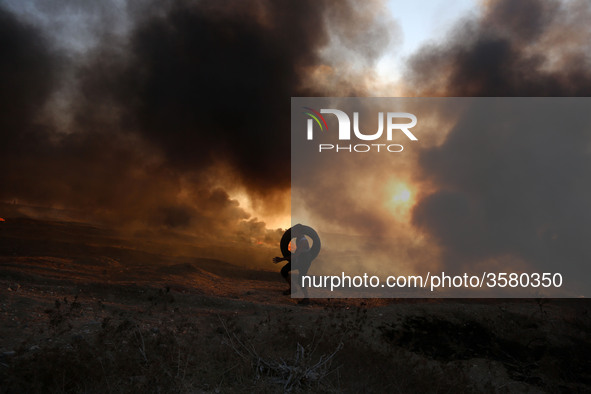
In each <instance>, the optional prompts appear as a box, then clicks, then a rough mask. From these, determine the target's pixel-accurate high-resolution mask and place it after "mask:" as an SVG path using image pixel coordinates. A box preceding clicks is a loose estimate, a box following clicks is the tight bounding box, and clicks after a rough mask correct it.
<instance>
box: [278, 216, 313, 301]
mask: <svg viewBox="0 0 591 394" xmlns="http://www.w3.org/2000/svg"><path fill="white" fill-rule="evenodd" d="M306 235H307V236H308V237H310V238H311V239H312V247H310V244H309V242H308V239H307V238H306ZM293 238H295V239H296V250H295V251H294V252H293V253H292V252H291V251H290V250H289V243H290V242H291V240H292V239H293ZM280 247H281V252H282V253H283V257H274V258H273V263H275V264H277V263H280V262H282V261H287V262H288V263H287V264H285V266H283V268H282V269H281V276H282V277H283V278H284V279H285V281H286V282H287V283H288V285H289V288H288V289H287V290H285V291H284V292H283V294H285V295H289V294H291V283H292V280H291V275H290V272H292V271H295V270H297V271H298V275H299V276H300V277H301V276H302V275H306V274H307V273H308V270H309V269H310V265H311V264H312V261H313V260H314V259H315V258H316V256H318V253H319V252H320V237H318V234H317V233H316V231H315V230H314V229H313V228H311V227H308V226H304V225H301V224H296V225H295V226H293V227H292V228H290V229H289V230H287V231H285V233H284V234H283V237H282V238H281V243H280ZM296 283H298V281H297V280H296ZM299 287H300V288H301V289H302V292H303V294H304V298H303V299H301V300H300V301H299V302H298V304H304V305H305V304H309V303H310V299H309V298H308V289H306V288H305V287H302V286H299Z"/></svg>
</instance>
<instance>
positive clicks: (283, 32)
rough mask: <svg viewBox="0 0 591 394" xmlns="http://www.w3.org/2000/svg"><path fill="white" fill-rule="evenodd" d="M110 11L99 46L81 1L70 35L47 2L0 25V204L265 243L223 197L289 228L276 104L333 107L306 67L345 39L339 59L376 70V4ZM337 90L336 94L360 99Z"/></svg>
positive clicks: (153, 5) (284, 123) (253, 222)
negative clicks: (313, 102)
mask: <svg viewBox="0 0 591 394" xmlns="http://www.w3.org/2000/svg"><path fill="white" fill-rule="evenodd" d="M115 3H117V4H116V5H117V10H119V11H121V12H122V13H124V14H125V15H126V18H123V17H122V18H116V19H117V21H116V22H117V26H115V27H114V30H115V31H113V32H110V31H109V28H108V26H109V23H110V21H111V18H112V17H113V13H112V12H111V11H109V10H108V9H106V8H104V7H100V10H101V12H99V13H96V15H97V16H96V17H89V15H90V14H89V13H91V11H92V10H94V9H95V6H94V5H92V2H84V1H81V2H79V4H78V3H76V4H77V5H76V6H73V5H72V4H69V5H68V6H67V7H66V8H64V14H63V15H67V18H73V19H72V20H75V21H76V23H71V24H70V25H69V26H70V28H69V29H62V28H60V24H59V23H56V22H55V18H56V15H59V13H57V12H56V11H57V10H59V9H60V2H59V1H53V2H50V3H43V2H33V3H32V4H34V6H32V9H33V10H34V11H33V12H30V10H29V11H28V12H29V13H32V16H31V15H28V16H27V13H26V12H25V13H22V14H21V16H20V17H19V16H16V14H13V13H10V12H8V11H4V10H2V11H0V19H1V22H2V23H1V24H0V29H1V32H2V34H1V35H0V36H1V38H0V54H1V55H2V56H1V57H0V71H1V75H0V78H1V82H2V86H3V89H2V91H0V103H1V104H2V109H1V111H2V117H1V119H0V128H1V129H2V139H3V141H2V144H1V147H0V152H2V156H1V157H0V163H1V164H2V167H3V169H4V170H3V171H2V172H1V173H0V183H1V185H2V187H0V200H3V201H14V200H16V201H18V202H19V203H28V204H37V205H43V206H51V207H57V208H64V209H67V210H68V212H70V214H72V215H73V216H78V217H83V218H84V219H90V220H98V221H101V222H106V223H111V224H117V225H122V226H126V227H129V228H133V229H137V228H156V229H166V228H168V229H173V230H178V231H190V232H191V233H192V234H196V235H199V236H203V237H209V238H213V239H219V237H220V236H221V235H223V236H227V237H231V238H233V239H242V240H245V241H247V242H261V241H263V242H266V241H269V240H270V239H271V238H273V239H276V238H277V235H278V234H280V233H277V231H271V230H269V229H268V228H267V227H266V226H265V223H264V222H263V220H264V218H256V217H252V216H251V214H249V213H248V212H247V210H246V209H245V205H244V204H243V203H242V201H240V202H239V201H238V200H237V197H235V196H236V195H239V194H240V193H242V195H246V196H247V197H246V199H247V200H249V201H250V204H251V205H252V206H253V207H255V208H259V212H269V213H271V214H274V213H284V214H288V212H289V187H290V184H289V183H290V182H289V180H290V146H289V128H290V123H289V108H290V107H289V103H290V97H291V96H310V95H331V94H332V93H334V91H331V90H329V89H330V88H329V86H331V84H330V83H329V82H330V81H328V80H327V78H319V79H315V78H316V77H317V76H318V72H317V70H319V69H321V70H326V69H330V68H331V67H332V66H333V64H331V62H330V61H329V60H327V59H326V58H323V57H322V54H321V52H322V50H324V49H325V48H326V47H327V46H328V45H329V44H330V42H331V40H333V41H334V37H335V35H339V34H340V35H342V33H343V32H344V31H346V32H347V35H346V36H343V37H342V38H341V40H340V41H339V42H340V45H344V46H347V48H346V49H347V50H350V51H357V50H360V49H363V51H364V52H367V53H366V56H365V59H366V60H365V61H366V65H367V64H370V63H371V62H372V61H373V60H372V59H375V58H377V56H378V53H379V50H378V49H374V50H372V49H370V48H371V47H372V45H367V44H366V43H364V41H365V39H362V38H363V37H373V36H377V35H379V36H380V40H376V44H375V45H376V47H377V46H380V45H382V44H384V43H385V42H386V41H387V39H385V38H384V36H385V33H384V32H383V31H381V30H380V29H382V27H381V26H382V25H381V24H377V25H376V24H375V23H373V21H374V17H376V15H378V14H377V13H376V11H375V9H374V8H375V4H374V3H371V4H369V5H366V6H362V7H359V6H357V5H354V4H352V2H351V3H350V2H332V1H292V2H282V3H277V2H274V1H235V2H223V3H220V2H216V1H199V2H189V1H174V2H146V3H144V4H143V5H141V6H138V5H137V4H134V5H132V4H131V2H129V3H124V2H115ZM115 3H113V4H115ZM122 4H126V5H125V6H122ZM62 5H63V4H62ZM107 8H108V7H107ZM370 10H371V11H370ZM103 11H104V12H103ZM23 15H24V16H23ZM92 15H95V14H94V13H93V14H92ZM356 18H360V19H359V21H358V22H359V23H357V24H355V26H354V27H353V23H352V20H354V19H356ZM87 22H88V24H89V25H91V27H90V28H89V29H87V30H85V32H80V35H79V36H76V35H75V33H76V31H77V29H79V28H82V27H83V26H84V25H85V24H86V23H87ZM343 26H347V27H348V28H347V29H344V28H343ZM60 29H61V30H60ZM382 30H383V29H382ZM89 32H90V33H89ZM83 33H84V34H83ZM359 37H362V38H359ZM66 39H67V40H70V41H71V42H70V43H69V44H68V45H69V46H70V47H68V45H66V44H64V42H60V41H59V40H66ZM56 40H58V41H56ZM68 48H69V49H68ZM72 48H74V50H73V51H72V50H71V49H72ZM331 53H335V52H334V50H333V52H331ZM321 74H322V73H321ZM323 75H324V74H323ZM349 76H350V75H349ZM336 78H337V77H335V79H336ZM328 79H330V78H328ZM340 81H341V82H342V83H341V84H340V85H339V87H338V91H339V92H340V93H344V94H348V93H350V92H355V93H357V94H362V93H363V88H362V87H360V85H359V84H354V83H353V81H350V80H345V79H340ZM353 86H355V88H353ZM327 89H328V90H327Z"/></svg>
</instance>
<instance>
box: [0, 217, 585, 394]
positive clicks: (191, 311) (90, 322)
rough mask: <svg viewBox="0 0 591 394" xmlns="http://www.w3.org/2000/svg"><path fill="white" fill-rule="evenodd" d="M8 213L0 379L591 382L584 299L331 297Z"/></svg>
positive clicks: (213, 383) (179, 388)
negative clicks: (306, 299) (297, 294)
mask: <svg viewBox="0 0 591 394" xmlns="http://www.w3.org/2000/svg"><path fill="white" fill-rule="evenodd" d="M5 219H6V221H4V222H0V392H3V393H25V392H60V393H61V392H89V393H95V392H96V393H105V392H115V393H116V392H171V393H173V392H174V393H176V392H183V393H227V392H230V393H232V392H236V393H242V392H269V393H274V392H347V393H353V392H366V393H374V392H375V393H381V392H401V393H406V392H432V393H441V392H449V393H457V392H498V393H505V392H529V393H538V392H552V393H555V392H569V393H572V392H591V357H589V355H590V354H591V316H590V313H589V310H590V307H591V304H590V303H589V302H588V300H583V299H578V300H548V299H528V300H412V299H394V300H376V299H371V300H353V299H351V300H336V299H333V300H328V299H315V300H312V302H311V304H310V305H308V306H299V305H297V304H296V301H297V300H295V299H293V300H292V299H291V298H289V297H287V296H283V295H282V294H281V292H282V291H283V290H284V289H285V286H286V285H285V284H284V283H283V282H282V281H281V278H280V277H279V274H278V269H279V267H274V266H272V265H271V266H270V267H269V268H270V269H273V268H275V269H276V271H262V270H255V269H249V268H245V267H239V266H236V265H232V264H229V263H227V262H224V261H221V260H217V259H212V258H203V257H195V256H194V255H192V254H191V253H184V254H175V253H163V252H157V251H155V250H156V249H155V248H152V247H150V245H149V243H143V244H142V243H139V244H137V243H136V244H133V243H130V242H129V241H128V240H126V239H122V238H120V237H118V235H117V234H115V233H114V232H111V231H109V230H107V229H104V228H99V227H95V226H90V225H87V224H80V223H70V222H59V221H49V220H46V221H42V220H33V219H26V218H9V217H8V218H5Z"/></svg>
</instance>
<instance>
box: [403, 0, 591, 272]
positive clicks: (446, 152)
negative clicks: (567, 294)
mask: <svg viewBox="0 0 591 394" xmlns="http://www.w3.org/2000/svg"><path fill="white" fill-rule="evenodd" d="M583 15H586V17H587V18H588V17H589V16H591V12H590V6H589V3H588V2H569V3H568V4H565V3H562V2H558V1H538V0H528V1H519V2H516V1H507V0H500V1H492V2H489V4H488V6H487V9H486V12H485V14H484V15H483V16H482V17H481V18H479V19H477V20H468V21H464V22H463V24H461V25H460V26H459V27H458V28H457V29H456V30H455V34H454V35H453V36H452V37H451V38H450V40H449V41H447V42H445V43H443V44H441V45H440V46H430V47H427V48H423V49H422V50H421V51H420V52H419V53H418V54H417V55H416V56H415V57H414V59H413V60H412V63H411V66H410V67H411V69H410V71H409V77H411V79H412V80H413V81H414V85H413V89H415V91H416V92H418V93H419V94H421V95H441V96H588V95H589V92H591V61H590V57H589V54H590V53H589V49H588V48H589V47H588V46H587V45H579V44H576V45H570V44H571V43H581V42H588V41H587V40H588V38H589V29H588V27H586V25H584V24H582V23H580V21H581V20H582V19H584V17H583ZM576 20H578V21H579V22H578V23H576V24H575V25H573V23H574V22H575V21H576ZM558 38H561V39H562V40H563V41H557V40H558ZM560 42H562V44H559V43H560ZM569 103H570V104H568V105H573V104H572V103H573V102H569ZM564 104H565V105H566V104H567V103H564ZM585 105H586V104H585V102H579V103H578V104H575V105H574V107H577V106H578V108H573V109H578V110H579V111H580V112H579V113H586V111H585V110H584V106H585ZM581 106H583V107H581ZM563 109H565V108H563ZM485 112H486V111H485V109H484V110H483V109H482V108H473V109H472V112H471V113H469V114H468V115H466V116H464V117H463V118H462V119H461V120H460V121H459V122H458V123H457V124H456V126H455V127H454V128H453V129H452V130H451V131H450V133H449V135H448V137H447V139H446V140H445V142H444V143H443V144H442V145H441V146H438V147H434V148H432V149H428V150H426V151H423V152H422V154H421V156H420V159H419V163H420V166H421V168H422V172H423V178H424V179H426V180H428V181H429V182H432V183H433V184H434V186H435V187H436V189H437V191H436V192H434V193H433V194H431V195H429V196H427V197H426V198H424V199H422V200H421V201H420V202H419V203H418V204H417V206H416V207H415V209H414V214H413V218H414V223H415V225H417V226H419V227H420V228H421V229H423V230H424V231H426V232H427V233H429V234H430V235H432V236H434V237H435V239H436V240H438V242H439V244H440V246H441V247H442V248H443V251H444V258H445V260H446V263H447V264H448V265H450V266H463V265H466V266H467V265H468V264H471V263H473V262H475V261H481V260H486V259H490V258H493V259H494V258H503V257H506V256H513V257H516V258H518V259H521V260H522V261H523V260H525V261H535V262H538V263H541V264H545V265H547V266H553V267H556V266H557V265H559V264H561V263H569V264H570V263H577V264H583V262H587V261H589V258H590V257H591V247H590V246H589V245H590V243H589V242H588V240H589V239H590V238H591V232H590V230H589V229H590V227H589V225H588V223H589V222H590V221H591V214H590V212H591V211H590V210H589V207H588V201H590V200H591V181H590V178H589V176H588V170H589V168H591V156H590V155H589V146H591V134H589V127H590V125H589V124H588V123H589V122H588V120H586V119H581V118H576V119H552V117H551V113H552V110H551V108H548V109H547V110H546V111H545V112H544V113H543V114H540V113H535V112H534V113H527V117H529V119H534V120H535V121H532V122H531V123H525V124H522V125H520V127H519V130H520V132H518V133H512V134H511V135H507V133H505V132H503V123H502V122H503V120H502V119H491V121H490V123H489V124H488V125H487V127H485V128H484V129H478V130H475V129H474V128H473V127H470V124H471V117H478V116H480V117H481V119H482V117H483V116H486V113H485ZM524 116H525V115H524ZM536 119H537V120H536ZM542 119H543V120H544V121H545V122H547V123H546V124H545V126H548V125H552V126H553V127H551V129H553V130H554V132H551V133H550V132H548V133H543V134H541V133H538V132H537V131H538V126H539V124H536V121H538V122H541V121H542Z"/></svg>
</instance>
